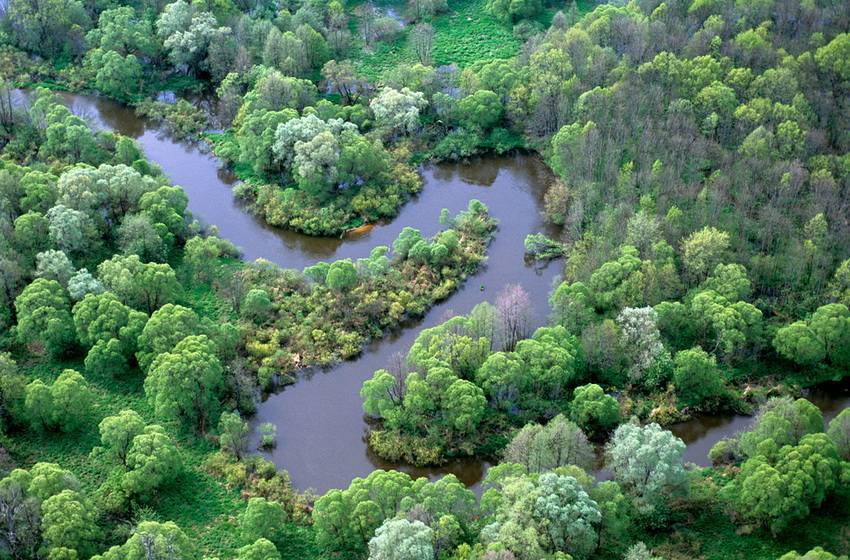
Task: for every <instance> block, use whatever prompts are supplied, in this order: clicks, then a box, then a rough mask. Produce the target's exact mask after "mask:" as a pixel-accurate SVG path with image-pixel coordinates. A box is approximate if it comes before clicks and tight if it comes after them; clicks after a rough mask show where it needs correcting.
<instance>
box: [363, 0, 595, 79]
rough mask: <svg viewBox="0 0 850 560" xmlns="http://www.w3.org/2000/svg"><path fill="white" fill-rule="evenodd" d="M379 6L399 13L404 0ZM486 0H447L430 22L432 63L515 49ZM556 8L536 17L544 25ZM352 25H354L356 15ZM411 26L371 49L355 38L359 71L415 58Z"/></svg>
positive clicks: (374, 72)
mask: <svg viewBox="0 0 850 560" xmlns="http://www.w3.org/2000/svg"><path fill="white" fill-rule="evenodd" d="M376 4H377V5H378V6H379V7H382V8H386V7H392V8H394V9H395V10H396V11H397V12H399V13H403V11H404V8H405V4H404V2H378V3H376ZM596 4H597V2H595V1H594V0H579V1H578V8H579V12H581V13H586V12H588V11H590V10H591V9H592V8H593V7H594V6H595V5H596ZM486 6H487V0H454V1H450V2H449V11H448V12H446V13H444V14H440V15H438V16H437V17H436V18H434V21H432V22H431V24H432V25H433V26H434V31H435V32H436V35H435V37H434V66H442V65H445V64H452V63H454V64H457V65H458V66H459V67H460V68H464V67H466V66H469V65H470V64H472V63H474V62H476V61H479V60H493V59H497V58H510V57H512V56H514V55H515V54H517V52H519V49H520V47H521V46H522V40H521V39H519V38H517V37H516V36H515V35H514V34H513V30H512V29H511V27H510V26H509V25H505V24H504V23H502V22H500V21H498V20H497V19H496V18H494V17H493V16H491V15H490V14H489V13H488V12H487V9H486ZM556 11H557V9H555V8H548V9H547V10H546V11H545V12H544V13H543V14H541V15H540V16H539V17H538V18H536V19H537V21H539V22H540V23H542V24H543V25H544V27H545V26H548V25H549V23H550V21H551V19H552V16H553V15H554V14H555V12H556ZM352 18H353V19H354V22H353V23H354V25H355V27H356V26H357V21H356V19H357V18H356V17H355V16H352ZM411 27H412V26H409V25H408V26H407V27H405V29H404V30H403V32H402V34H401V36H400V37H399V38H398V39H396V40H395V41H392V42H389V43H378V44H377V45H375V46H374V48H373V49H372V50H371V51H367V50H366V49H365V45H364V44H363V42H362V40H360V39H359V37H358V41H357V44H356V45H355V46H354V47H353V48H352V51H354V52H356V53H358V54H357V56H355V57H353V58H354V60H355V62H356V63H357V66H358V68H359V70H360V71H361V72H363V73H364V74H365V75H366V76H368V77H369V78H371V79H378V78H380V77H381V75H382V74H383V73H384V72H386V71H387V70H390V69H392V68H394V67H395V66H397V65H399V64H404V63H415V62H417V60H416V57H415V55H414V54H413V51H412V50H411V47H410V45H409V43H408V35H409V34H410V29H411Z"/></svg>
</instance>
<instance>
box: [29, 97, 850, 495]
mask: <svg viewBox="0 0 850 560" xmlns="http://www.w3.org/2000/svg"><path fill="white" fill-rule="evenodd" d="M63 97H64V99H65V101H66V102H67V104H68V106H69V107H71V108H72V110H73V111H74V112H75V113H77V114H79V115H81V116H83V117H86V118H88V119H89V120H90V121H91V122H92V124H93V125H95V126H97V127H101V128H108V129H112V130H115V131H116V132H119V133H121V134H124V135H126V136H129V137H131V138H135V139H136V141H137V142H138V143H139V144H140V145H141V147H142V149H143V150H144V152H145V154H146V155H147V157H148V159H150V160H151V161H153V162H155V163H156V164H158V165H159V166H160V167H161V168H162V170H163V172H164V173H165V174H166V175H167V176H168V177H169V178H170V180H171V181H172V183H174V184H176V185H180V186H181V187H182V188H183V189H184V190H185V191H186V193H187V195H188V196H189V209H190V210H191V212H192V214H193V215H194V216H195V217H196V218H197V219H198V220H200V221H201V222H203V223H204V224H208V225H215V226H216V227H217V228H218V231H219V235H220V236H221V237H223V238H226V239H229V240H230V241H232V242H233V243H235V244H236V245H237V246H238V247H239V248H240V249H241V250H242V254H243V258H245V259H246V260H254V259H257V258H264V259H266V260H269V261H272V262H274V263H277V264H278V265H280V266H283V267H288V268H298V269H300V268H303V267H305V266H309V265H311V264H314V263H316V262H317V261H321V260H334V259H340V258H348V257H350V258H358V257H365V256H368V254H369V251H370V250H371V248H372V247H374V246H376V245H390V244H391V243H392V241H393V240H394V239H395V237H396V236H397V235H398V233H399V232H400V231H401V230H402V228H403V227H405V226H410V227H415V228H417V229H420V230H421V231H422V232H423V234H425V235H431V234H433V233H435V232H437V231H438V230H439V229H440V225H439V222H438V218H439V214H440V210H441V209H442V208H448V209H449V210H451V211H452V212H453V213H454V212H457V211H460V210H462V209H464V208H465V207H466V205H467V203H468V201H469V200H470V199H472V198H477V199H479V200H481V201H482V202H484V203H485V204H486V205H487V206H488V207H489V208H490V212H491V214H492V215H493V216H494V217H496V218H497V219H498V220H499V229H498V232H497V233H496V237H495V239H494V240H493V243H492V244H491V245H490V247H489V251H488V255H489V258H488V261H487V264H486V266H485V267H484V268H483V269H482V270H481V271H479V272H478V274H476V275H475V276H473V277H471V278H470V279H469V280H468V281H467V282H466V284H464V285H463V286H462V287H461V288H460V289H459V290H458V291H457V292H455V293H454V294H453V295H452V296H451V297H449V298H448V299H447V300H446V301H444V302H442V303H440V304H438V305H436V306H434V307H433V308H432V309H431V310H430V311H429V313H428V314H427V315H426V316H425V317H424V318H423V319H421V320H419V321H412V322H411V323H410V324H408V325H406V326H405V328H404V329H402V330H400V331H399V332H396V333H393V334H390V335H388V336H387V337H385V338H384V339H382V340H378V341H374V342H373V343H371V344H370V345H368V346H367V347H366V348H365V349H364V351H363V353H362V354H361V355H360V356H359V357H358V358H356V359H354V360H351V361H348V362H344V363H341V364H339V365H337V366H335V367H332V368H329V369H327V370H319V371H311V372H308V373H305V374H304V375H302V376H301V378H300V379H299V380H298V382H297V383H295V384H294V385H290V386H288V387H286V388H285V389H284V390H282V391H280V392H279V393H276V394H273V395H270V396H268V397H267V398H266V399H265V400H264V402H262V403H261V404H260V405H259V408H258V412H257V414H256V416H255V417H254V418H253V419H252V425H254V426H256V425H258V424H260V423H262V422H272V423H274V424H276V425H277V427H278V445H277V447H276V448H275V449H274V451H272V452H271V453H269V454H268V456H269V458H270V459H272V460H273V461H274V462H275V464H276V465H277V466H278V467H280V468H285V469H287V470H288V471H289V473H290V475H291V477H292V481H293V483H294V484H295V486H296V487H297V488H300V489H308V488H310V489H313V490H315V491H317V492H325V491H327V490H328V489H330V488H341V487H342V488H344V487H346V486H347V485H348V484H349V483H350V481H351V480H352V479H353V478H354V477H357V476H365V475H367V474H369V472H371V471H372V470H374V469H376V468H395V469H399V470H404V471H406V472H408V473H410V474H411V475H414V476H428V477H437V476H440V475H442V474H447V473H453V474H455V475H456V476H457V477H458V478H459V479H460V480H462V481H463V482H464V483H466V484H467V485H469V486H473V487H477V486H478V483H479V482H480V481H481V479H482V477H483V476H484V474H485V472H486V470H487V468H488V467H489V465H488V464H487V463H486V462H484V461H480V460H474V459H470V460H459V461H453V462H449V463H448V464H446V465H443V466H442V467H435V468H415V467H411V466H409V465H399V464H390V463H387V462H386V461H384V460H382V459H380V458H379V457H376V456H375V455H374V454H373V453H371V451H370V450H369V448H368V445H367V444H366V441H365V436H366V432H367V424H366V421H365V419H364V417H363V411H362V408H361V405H362V403H361V399H360V395H359V392H360V387H361V385H362V383H363V381H364V380H366V379H368V378H369V377H371V376H372V373H373V372H374V371H375V370H377V369H380V368H382V367H385V366H386V365H387V364H388V362H389V359H390V357H391V356H392V355H393V354H395V353H406V352H407V350H408V349H409V348H410V345H411V344H412V343H413V341H414V339H415V338H416V336H417V334H418V333H419V331H420V330H421V329H423V328H427V327H431V326H434V325H437V324H439V323H440V322H442V321H443V320H445V318H446V317H448V316H450V315H451V314H462V313H467V312H469V311H470V310H471V309H472V308H473V307H474V306H475V305H476V304H478V303H480V302H482V301H488V300H489V301H492V300H493V299H494V298H495V296H496V295H497V294H498V293H499V291H500V290H501V289H502V288H503V287H504V286H505V285H507V284H512V283H518V284H521V285H522V286H523V287H524V288H525V289H526V291H527V292H528V293H529V294H530V296H531V301H532V303H533V306H534V308H533V322H534V325H535V326H539V325H543V324H545V323H546V320H547V313H548V304H547V299H548V295H549V292H550V291H551V289H552V287H553V285H554V283H555V282H556V281H557V276H558V272H559V269H560V267H559V266H558V264H557V263H554V264H552V265H550V266H548V267H542V268H541V267H539V266H533V265H528V264H526V263H525V261H524V249H523V240H524V239H525V236H526V235H527V234H529V233H535V232H544V233H548V234H550V235H556V234H557V231H555V230H553V229H552V227H551V226H548V225H547V224H546V223H545V222H544V221H543V220H542V218H541V214H540V212H541V210H542V207H543V193H544V192H545V189H546V186H547V185H548V183H549V181H550V180H551V174H550V172H549V170H548V168H547V167H546V165H545V164H543V163H542V162H541V161H540V160H539V159H538V158H537V157H535V156H530V155H513V156H505V157H486V158H479V159H474V160H472V161H469V162H465V163H459V164H440V165H434V166H427V167H424V168H422V170H421V173H422V176H423V179H424V188H423V190H422V193H421V194H420V195H418V196H417V197H416V198H414V199H413V200H412V201H410V202H409V203H408V204H406V205H405V206H404V207H403V208H402V210H401V213H400V214H399V216H398V217H397V218H396V219H394V220H393V221H392V222H390V223H386V224H379V225H376V226H375V227H373V228H371V229H368V231H365V232H362V233H359V234H358V235H356V236H349V237H346V238H344V239H335V238H317V237H310V236H306V235H302V234H299V233H294V232H290V231H282V230H278V229H275V228H272V227H269V226H267V225H265V224H263V223H262V222H261V221H260V220H258V219H257V218H255V217H253V216H251V215H250V214H249V213H248V212H246V211H245V209H244V208H243V207H241V205H240V204H239V203H238V201H237V200H235V198H234V196H233V193H232V190H231V189H232V186H233V184H234V183H235V182H236V178H235V177H234V176H233V174H232V173H230V172H229V171H227V170H226V169H224V168H222V166H221V163H220V162H219V161H218V160H217V159H216V158H215V157H214V156H212V155H210V154H207V153H204V152H203V151H201V150H199V149H198V148H197V147H194V146H190V145H187V144H184V143H181V142H177V141H175V140H173V139H171V138H169V137H168V135H167V134H165V133H164V132H163V131H162V130H161V129H160V128H159V127H158V126H156V125H152V124H150V123H147V122H146V121H145V120H144V119H141V118H139V117H138V116H136V114H135V112H134V111H133V110H132V109H130V108H128V107H125V106H123V105H120V104H118V103H115V102H112V101H109V100H105V99H100V98H95V97H88V96H81V95H72V94H63ZM25 98H26V93H25V92H20V93H19V99H20V100H24V99H25ZM809 397H810V398H811V399H812V400H813V401H814V402H815V403H816V404H818V406H820V407H821V409H822V410H823V411H824V416H825V417H826V419H827V420H829V419H830V418H832V417H834V416H835V415H836V414H837V413H838V412H840V411H841V410H842V409H843V408H844V407H846V406H850V386H848V384H847V383H845V384H843V385H839V384H832V385H825V386H822V387H819V388H817V389H815V390H812V392H811V394H810V395H809ZM751 421H752V419H751V418H750V417H747V416H701V417H697V418H694V419H693V420H691V421H689V422H684V423H682V424H677V425H675V426H673V427H672V430H673V432H674V433H675V434H676V435H678V436H679V437H680V438H682V439H683V440H684V441H685V443H687V444H688V447H687V451H686V452H685V460H686V461H689V462H693V463H696V464H698V465H707V464H708V457H707V454H708V451H709V449H711V446H712V445H714V443H716V442H717V441H718V440H720V439H723V438H725V437H729V436H732V435H734V434H736V433H738V432H740V431H742V430H744V429H746V428H747V426H748V425H749V423H750V422H751Z"/></svg>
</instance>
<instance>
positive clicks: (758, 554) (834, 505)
mask: <svg viewBox="0 0 850 560" xmlns="http://www.w3.org/2000/svg"><path fill="white" fill-rule="evenodd" d="M740 529H741V526H740V525H738V524H736V523H735V522H733V521H732V520H731V518H730V517H729V515H728V514H726V513H725V512H724V511H723V509H722V507H721V506H720V505H719V504H717V503H714V504H708V505H707V506H706V507H704V508H701V509H700V511H699V514H698V516H697V517H696V518H694V519H691V520H689V522H688V523H687V524H683V525H681V526H675V527H674V528H673V531H672V533H665V534H663V535H658V536H653V535H643V536H641V538H642V539H644V540H645V542H646V543H647V545H649V546H651V547H653V548H654V550H655V552H656V553H657V554H659V555H661V556H662V557H664V558H666V559H667V560H685V559H693V558H699V559H705V560H777V559H778V558H779V557H781V556H782V555H783V554H785V553H787V552H789V551H791V550H796V551H797V552H800V553H805V552H807V551H809V550H811V549H812V548H814V547H816V546H821V547H823V548H824V549H826V550H828V551H830V552H832V553H833V554H836V555H842V554H848V553H850V499H848V498H846V497H845V498H844V499H843V500H841V499H839V498H836V499H834V500H833V501H831V502H828V503H827V504H825V505H824V506H823V507H822V508H821V509H819V510H817V511H815V512H813V513H812V514H811V516H809V517H808V518H806V519H804V520H801V521H800V522H797V523H795V524H793V525H792V526H791V527H789V528H788V529H787V530H786V531H784V532H783V533H781V534H779V535H777V536H773V535H771V534H770V532H768V531H755V532H752V533H749V534H747V533H745V532H739V531H740Z"/></svg>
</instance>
